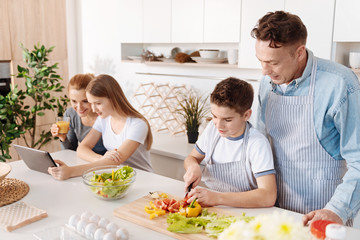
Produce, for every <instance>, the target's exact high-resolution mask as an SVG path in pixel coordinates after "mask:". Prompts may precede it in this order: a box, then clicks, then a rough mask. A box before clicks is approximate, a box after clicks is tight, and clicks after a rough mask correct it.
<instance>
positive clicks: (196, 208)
mask: <svg viewBox="0 0 360 240" xmlns="http://www.w3.org/2000/svg"><path fill="white" fill-rule="evenodd" d="M196 200H197V199H194V200H193V201H192V202H191V204H190V205H189V207H188V208H187V209H186V212H187V213H186V217H197V216H199V215H200V213H201V211H202V208H201V206H200V204H199V203H198V202H197V201H196Z"/></svg>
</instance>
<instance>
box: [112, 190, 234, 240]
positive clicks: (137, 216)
mask: <svg viewBox="0 0 360 240" xmlns="http://www.w3.org/2000/svg"><path fill="white" fill-rule="evenodd" d="M158 192H159V191H158ZM169 198H170V199H171V198H174V199H176V200H180V199H181V198H179V197H174V196H170V195H169ZM150 201H154V199H152V198H151V197H150V196H145V197H142V198H140V199H138V200H135V201H133V202H131V203H128V204H126V205H123V206H121V207H119V208H116V209H115V210H114V215H115V216H117V217H119V218H122V219H125V220H127V221H130V222H133V223H135V224H138V225H141V226H143V227H146V228H149V229H151V230H154V231H157V232H160V233H163V234H166V235H169V236H170V237H173V238H176V239H181V240H182V239H183V240H187V239H199V240H202V239H206V240H208V239H214V238H210V237H208V236H207V235H206V233H205V231H204V232H203V233H199V234H181V233H173V232H170V231H168V230H167V227H168V224H167V223H166V218H167V216H168V215H169V214H168V213H167V214H165V215H162V216H159V217H156V218H154V219H149V214H148V213H146V212H145V210H144V207H145V206H149V205H150V204H149V202H150ZM208 211H209V212H216V213H217V214H219V215H228V216H230V215H231V216H240V215H241V213H235V212H229V211H226V210H223V209H221V208H216V207H210V208H208Z"/></svg>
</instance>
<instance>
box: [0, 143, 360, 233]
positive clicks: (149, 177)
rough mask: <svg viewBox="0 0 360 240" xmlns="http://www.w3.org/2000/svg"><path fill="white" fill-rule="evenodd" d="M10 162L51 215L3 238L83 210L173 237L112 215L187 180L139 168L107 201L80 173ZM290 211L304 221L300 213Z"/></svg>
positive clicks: (66, 154) (177, 189)
mask: <svg viewBox="0 0 360 240" xmlns="http://www.w3.org/2000/svg"><path fill="white" fill-rule="evenodd" d="M51 155H52V156H53V158H55V159H60V160H62V161H64V162H66V163H67V164H68V165H75V164H81V163H84V161H82V160H81V159H78V158H77V157H76V152H74V151H71V150H65V151H60V152H56V153H53V154H51ZM10 165H11V166H12V171H11V172H10V174H9V175H8V176H7V177H8V178H17V179H19V180H22V181H24V182H26V183H27V184H28V185H29V187H30V191H29V193H28V194H27V195H26V196H25V197H24V198H23V199H21V200H20V201H24V202H25V203H27V204H29V205H32V206H35V207H37V208H40V209H43V210H45V211H47V213H48V217H47V218H45V219H42V220H40V221H37V222H34V223H31V224H29V225H27V226H24V227H22V228H19V229H16V230H14V231H13V232H6V231H5V230H3V229H0V239H7V240H8V239H10V240H12V239H16V240H23V239H35V237H33V233H36V232H40V231H43V230H44V229H51V228H55V227H58V226H62V225H64V224H65V223H67V221H68V218H69V217H70V216H71V215H73V214H81V213H82V212H84V211H90V212H92V213H93V214H97V215H99V216H100V217H105V218H108V219H109V220H110V221H112V222H115V223H117V224H118V225H119V226H122V227H125V228H126V229H127V230H128V231H129V233H130V239H160V240H161V239H172V238H170V237H169V236H166V235H163V234H160V233H158V232H155V231H152V230H149V229H147V228H144V227H141V226H139V225H136V224H133V223H131V222H127V221H125V220H123V219H120V218H117V217H115V216H114V215H113V211H114V209H116V208H118V207H120V206H121V205H123V204H127V203H130V202H132V201H134V200H136V199H138V198H141V197H143V196H145V195H147V194H148V192H149V191H162V192H166V193H169V194H171V195H175V196H182V195H183V194H184V184H183V182H181V181H178V180H174V179H171V178H167V177H163V176H160V175H156V174H153V173H148V172H144V171H141V170H137V173H138V174H137V179H136V181H135V183H134V185H133V186H132V189H130V191H129V193H128V195H127V196H125V197H124V198H122V199H119V200H115V201H104V200H100V199H98V198H95V197H94V196H92V194H91V193H90V192H88V190H87V189H86V188H85V186H84V184H83V183H82V179H81V178H80V177H77V178H71V179H68V180H66V181H57V180H55V179H53V178H52V176H50V175H47V174H44V173H40V172H36V171H32V170H30V169H29V168H27V166H26V165H25V164H24V162H23V161H21V160H20V161H16V162H11V163H10ZM229 209H230V210H231V211H236V212H245V213H246V214H247V215H249V216H256V215H258V214H263V213H271V212H273V211H286V210H282V209H279V208H257V209H243V208H229ZM289 213H290V214H291V215H292V216H294V217H295V218H296V219H298V220H299V221H301V217H302V215H301V214H298V213H293V212H289ZM348 230H349V231H348V233H349V234H348V235H349V236H348V239H350V240H352V239H358V236H360V231H359V230H357V229H353V228H349V229H348ZM54 239H55V238H54Z"/></svg>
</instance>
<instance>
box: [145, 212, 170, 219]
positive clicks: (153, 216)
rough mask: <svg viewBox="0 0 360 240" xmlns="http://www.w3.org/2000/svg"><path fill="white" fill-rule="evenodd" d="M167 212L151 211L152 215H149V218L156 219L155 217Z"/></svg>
mask: <svg viewBox="0 0 360 240" xmlns="http://www.w3.org/2000/svg"><path fill="white" fill-rule="evenodd" d="M165 213H166V211H165V210H158V211H155V212H153V213H151V214H150V216H149V218H150V219H154V218H155V217H158V216H161V215H164V214H165Z"/></svg>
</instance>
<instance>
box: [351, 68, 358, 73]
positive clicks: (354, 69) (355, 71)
mask: <svg viewBox="0 0 360 240" xmlns="http://www.w3.org/2000/svg"><path fill="white" fill-rule="evenodd" d="M351 70H352V71H353V72H354V73H355V74H360V68H351Z"/></svg>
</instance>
